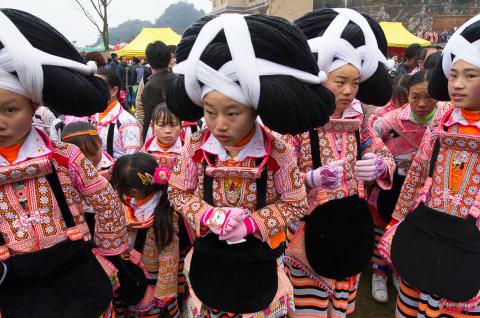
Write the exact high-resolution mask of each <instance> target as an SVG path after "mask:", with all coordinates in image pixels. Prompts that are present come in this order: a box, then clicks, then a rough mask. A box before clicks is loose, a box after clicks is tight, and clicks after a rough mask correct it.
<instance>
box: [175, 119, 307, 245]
mask: <svg viewBox="0 0 480 318" xmlns="http://www.w3.org/2000/svg"><path fill="white" fill-rule="evenodd" d="M208 135H209V137H208V138H207V140H204V139H205V136H208ZM268 140H270V144H271V151H270V157H269V159H268V162H267V169H268V177H267V195H266V202H267V205H266V206H265V207H264V208H262V209H260V210H259V211H255V206H256V201H257V200H256V183H255V179H253V178H252V179H250V178H245V179H243V178H242V179H241V181H240V184H241V186H240V188H239V189H237V190H238V191H236V193H232V192H231V191H229V189H230V186H231V185H230V183H229V179H230V178H226V177H222V176H216V177H214V178H213V192H214V193H213V200H214V205H215V206H217V207H224V206H237V207H242V208H244V209H246V210H248V211H249V212H250V216H251V217H252V218H253V219H254V220H255V222H256V223H257V225H258V227H259V228H260V238H261V239H262V240H264V241H266V242H268V243H269V244H270V243H272V242H271V238H272V237H273V236H275V235H277V234H278V233H280V232H284V231H285V229H286V227H287V225H288V224H289V223H290V222H294V221H296V220H298V219H300V218H301V217H302V216H303V215H304V214H305V212H306V197H305V187H304V184H303V179H302V178H301V176H300V173H299V171H298V167H297V165H296V162H295V160H294V158H293V156H292V149H291V147H290V146H288V145H287V144H285V143H284V142H283V141H281V140H280V139H277V138H275V137H273V136H272V135H270V134H269V133H267V132H265V131H264V130H262V129H261V127H260V125H259V124H256V130H255V134H254V136H253V137H252V139H251V140H250V141H249V142H248V143H247V145H245V147H244V148H242V150H241V151H240V152H239V154H238V156H237V157H235V161H236V166H237V167H239V168H240V169H241V167H250V168H253V167H255V158H264V157H266V156H267V155H268V154H267V151H266V143H267V142H268ZM203 151H206V152H208V153H212V154H215V155H217V160H216V162H215V165H216V167H222V166H225V163H226V161H227V159H228V155H227V153H226V151H225V148H223V147H222V146H221V145H220V143H219V142H218V140H216V139H215V137H213V135H211V134H209V132H208V131H207V130H202V131H200V132H197V133H195V134H193V135H192V136H191V138H190V140H188V141H187V143H186V144H185V146H184V149H183V150H182V153H181V155H180V157H179V159H178V160H177V162H176V164H175V167H174V169H173V172H172V177H171V179H170V183H169V185H170V187H169V197H170V202H171V203H172V205H173V206H174V207H175V209H176V210H177V211H179V212H180V213H182V215H184V217H185V219H186V220H187V221H188V222H189V223H190V225H191V226H192V227H193V228H194V229H195V230H196V232H197V235H198V236H199V235H200V219H201V217H202V215H203V213H205V212H207V211H208V210H210V209H211V208H212V206H210V205H209V204H208V203H206V202H205V201H203V176H204V164H203V160H204V154H203Z"/></svg>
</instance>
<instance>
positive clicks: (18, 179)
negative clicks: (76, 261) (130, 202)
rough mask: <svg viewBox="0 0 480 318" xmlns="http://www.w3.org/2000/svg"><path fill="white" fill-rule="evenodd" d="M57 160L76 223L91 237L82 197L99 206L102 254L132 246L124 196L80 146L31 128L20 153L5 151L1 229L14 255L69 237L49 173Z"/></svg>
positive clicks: (0, 170)
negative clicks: (9, 157) (8, 156)
mask: <svg viewBox="0 0 480 318" xmlns="http://www.w3.org/2000/svg"><path fill="white" fill-rule="evenodd" d="M51 162H53V164H54V165H55V169H56V170H57V174H58V178H59V180H60V183H61V185H62V188H63V191H64V193H65V197H66V199H67V203H68V206H69V207H70V210H71V212H72V215H73V217H74V220H75V223H76V228H77V229H78V230H79V231H80V233H81V234H83V236H84V238H85V239H88V238H89V236H90V233H89V231H88V227H87V224H86V223H85V218H84V211H83V206H84V205H83V202H86V203H87V204H88V205H90V206H92V207H94V208H95V212H97V214H96V224H97V225H96V228H95V243H96V245H97V251H98V252H99V253H100V254H103V255H117V254H119V253H121V252H122V251H124V250H125V249H126V248H127V235H126V234H127V232H126V227H125V218H124V215H123V213H122V209H121V205H120V201H119V200H118V198H117V196H116V194H115V192H114V191H113V189H112V187H111V186H110V184H109V183H108V181H107V180H106V179H104V178H101V177H100V176H99V175H98V174H97V172H96V170H95V167H93V166H92V164H91V163H90V161H88V160H87V159H86V158H85V157H84V155H83V154H82V153H81V152H80V150H79V149H78V148H77V147H76V146H74V145H71V144H66V143H57V142H53V143H51V142H50V140H49V139H48V137H47V136H46V135H45V134H44V133H42V132H41V131H39V130H36V129H32V130H31V132H30V134H29V135H28V136H27V138H26V140H25V141H24V143H23V144H22V146H21V148H20V151H19V154H18V158H17V160H16V161H15V162H13V163H12V164H10V163H9V162H8V161H6V160H5V159H4V158H3V157H2V156H0V231H1V233H2V235H3V237H4V238H5V240H6V247H7V249H6V250H5V249H3V254H2V253H0V260H1V259H5V258H7V257H8V256H9V255H15V254H24V253H32V252H35V251H39V250H41V249H45V248H48V247H51V246H53V245H55V244H57V243H59V242H61V241H64V240H65V239H66V238H67V234H66V227H65V223H64V222H63V218H62V215H61V211H60V209H59V207H58V205H57V203H56V199H55V196H54V194H53V193H52V189H51V188H50V186H49V184H48V182H47V180H46V178H45V176H46V175H47V174H49V173H50V172H51Z"/></svg>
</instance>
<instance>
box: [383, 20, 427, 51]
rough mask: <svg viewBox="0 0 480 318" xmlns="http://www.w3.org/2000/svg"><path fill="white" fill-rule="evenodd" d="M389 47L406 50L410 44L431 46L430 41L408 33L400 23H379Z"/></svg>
mask: <svg viewBox="0 0 480 318" xmlns="http://www.w3.org/2000/svg"><path fill="white" fill-rule="evenodd" d="M380 26H381V27H382V30H383V32H384V33H385V36H386V37H387V43H388V46H389V47H403V48H406V47H408V46H409V45H411V44H414V43H417V44H420V45H421V46H427V45H430V44H432V43H431V42H430V41H427V40H424V39H422V38H419V37H418V36H416V35H414V34H412V33H410V32H409V31H408V30H407V29H405V27H404V26H403V25H402V23H401V22H380Z"/></svg>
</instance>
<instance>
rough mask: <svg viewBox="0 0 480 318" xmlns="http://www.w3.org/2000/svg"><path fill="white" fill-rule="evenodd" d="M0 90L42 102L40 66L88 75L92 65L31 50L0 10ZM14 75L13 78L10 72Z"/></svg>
mask: <svg viewBox="0 0 480 318" xmlns="http://www.w3.org/2000/svg"><path fill="white" fill-rule="evenodd" d="M0 30H1V31H0V42H2V44H3V46H4V47H3V48H2V49H0V89H5V90H8V91H11V92H13V93H16V94H20V95H22V96H25V97H27V98H29V99H31V100H32V101H33V102H34V103H38V104H41V103H42V102H43V96H42V91H43V69H42V65H54V66H61V67H65V68H68V69H70V70H72V71H75V72H78V73H81V74H84V75H88V74H95V73H96V71H97V65H96V64H95V62H93V61H92V62H91V63H88V64H87V65H85V64H82V63H78V62H76V61H72V60H69V59H65V58H62V57H58V56H55V55H52V54H48V53H45V52H43V51H41V50H39V49H37V48H34V47H33V46H32V45H31V44H30V42H29V41H28V40H27V39H26V38H25V37H24V36H23V34H22V33H21V32H20V31H19V30H18V28H17V27H16V26H15V24H13V22H12V21H11V20H10V19H9V18H8V17H7V16H6V15H5V14H4V13H3V12H2V11H0ZM12 72H16V73H17V76H15V75H12V74H10V73H12Z"/></svg>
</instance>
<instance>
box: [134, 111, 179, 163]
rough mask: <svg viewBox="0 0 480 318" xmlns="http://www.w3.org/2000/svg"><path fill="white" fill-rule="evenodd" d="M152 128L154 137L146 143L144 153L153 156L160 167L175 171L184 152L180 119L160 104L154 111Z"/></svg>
mask: <svg viewBox="0 0 480 318" xmlns="http://www.w3.org/2000/svg"><path fill="white" fill-rule="evenodd" d="M150 126H151V127H152V131H153V136H152V137H150V138H149V139H147V141H145V145H144V146H143V148H142V151H143V152H146V153H149V154H151V155H152V156H153V157H154V158H155V159H156V160H157V162H158V164H159V165H160V166H162V167H166V168H169V169H173V166H174V163H175V159H176V158H177V157H178V155H179V154H180V152H181V150H182V140H181V139H180V130H181V127H182V123H181V121H180V119H178V118H177V116H175V115H173V114H172V113H171V112H170V111H169V110H168V108H167V105H165V104H160V105H157V106H156V107H155V108H154V109H153V113H152V122H151V124H150Z"/></svg>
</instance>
